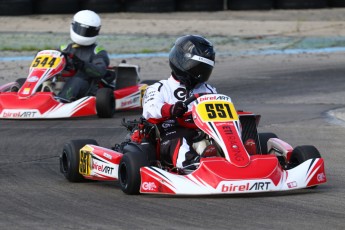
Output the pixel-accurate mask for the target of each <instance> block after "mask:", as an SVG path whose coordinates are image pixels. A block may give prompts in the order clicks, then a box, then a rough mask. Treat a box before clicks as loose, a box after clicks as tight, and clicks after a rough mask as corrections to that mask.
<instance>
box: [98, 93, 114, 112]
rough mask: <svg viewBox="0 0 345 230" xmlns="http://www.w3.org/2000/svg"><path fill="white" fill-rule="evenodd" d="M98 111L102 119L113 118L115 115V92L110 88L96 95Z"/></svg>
mask: <svg viewBox="0 0 345 230" xmlns="http://www.w3.org/2000/svg"><path fill="white" fill-rule="evenodd" d="M96 111H97V115H98V117H100V118H111V117H113V115H114V113H115V96H114V91H113V90H112V89H110V88H101V89H99V90H97V93H96Z"/></svg>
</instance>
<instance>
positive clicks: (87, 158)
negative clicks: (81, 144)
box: [79, 150, 91, 176]
mask: <svg viewBox="0 0 345 230" xmlns="http://www.w3.org/2000/svg"><path fill="white" fill-rule="evenodd" d="M79 156H80V161H79V173H80V174H82V175H84V176H90V174H91V168H90V163H91V154H90V153H89V152H87V151H85V150H80V155H79Z"/></svg>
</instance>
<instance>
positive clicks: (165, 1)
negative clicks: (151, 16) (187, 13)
mask: <svg viewBox="0 0 345 230" xmlns="http://www.w3.org/2000/svg"><path fill="white" fill-rule="evenodd" d="M175 9H176V2H175V0H126V1H125V11H127V12H173V11H175Z"/></svg>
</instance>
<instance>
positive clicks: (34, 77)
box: [27, 76, 39, 82]
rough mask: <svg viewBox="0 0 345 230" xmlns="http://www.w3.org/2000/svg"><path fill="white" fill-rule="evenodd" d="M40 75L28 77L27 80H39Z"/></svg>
mask: <svg viewBox="0 0 345 230" xmlns="http://www.w3.org/2000/svg"><path fill="white" fill-rule="evenodd" d="M38 79H39V78H38V77H37V76H31V77H29V78H28V79H27V81H28V82H36V81H38Z"/></svg>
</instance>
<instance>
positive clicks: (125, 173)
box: [118, 152, 149, 195]
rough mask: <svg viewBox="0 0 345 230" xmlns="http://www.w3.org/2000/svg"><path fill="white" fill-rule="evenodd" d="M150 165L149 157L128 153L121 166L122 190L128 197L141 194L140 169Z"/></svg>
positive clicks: (139, 153)
mask: <svg viewBox="0 0 345 230" xmlns="http://www.w3.org/2000/svg"><path fill="white" fill-rule="evenodd" d="M148 165H149V161H148V159H147V156H146V155H145V154H144V153H142V152H127V153H126V154H124V155H123V157H122V159H121V161H120V165H119V173H118V174H119V182H120V187H121V190H122V191H123V192H124V193H126V194H128V195H136V194H139V191H140V184H141V177H140V168H141V167H145V166H148Z"/></svg>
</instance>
